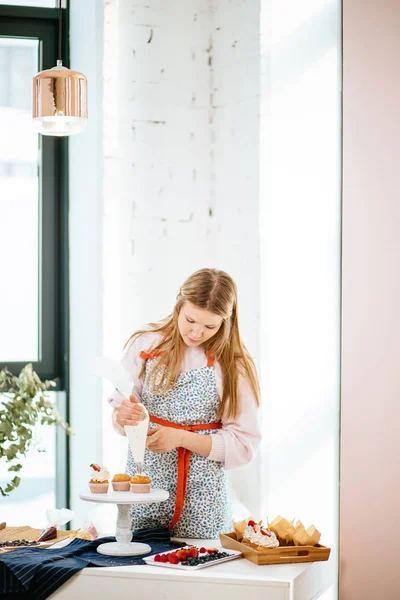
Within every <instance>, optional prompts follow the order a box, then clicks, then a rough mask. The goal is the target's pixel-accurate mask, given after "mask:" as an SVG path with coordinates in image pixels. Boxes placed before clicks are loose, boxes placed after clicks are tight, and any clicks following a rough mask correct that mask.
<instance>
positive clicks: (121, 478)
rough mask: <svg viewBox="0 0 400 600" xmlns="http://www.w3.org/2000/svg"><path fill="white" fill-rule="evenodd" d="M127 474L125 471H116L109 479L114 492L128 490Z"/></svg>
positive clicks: (128, 479)
mask: <svg viewBox="0 0 400 600" xmlns="http://www.w3.org/2000/svg"><path fill="white" fill-rule="evenodd" d="M129 481H130V477H129V475H126V473H118V474H117V475H114V477H113V478H112V480H111V485H112V486H113V490H114V492H129Z"/></svg>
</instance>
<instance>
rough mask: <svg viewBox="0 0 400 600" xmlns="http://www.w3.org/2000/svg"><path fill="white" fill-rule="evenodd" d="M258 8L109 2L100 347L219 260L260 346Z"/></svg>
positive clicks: (156, 311)
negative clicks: (102, 332) (235, 286)
mask: <svg viewBox="0 0 400 600" xmlns="http://www.w3.org/2000/svg"><path fill="white" fill-rule="evenodd" d="M258 12H259V3H258V2H227V1H225V2H219V3H218V2H213V3H211V2H204V1H200V0H197V1H196V0H190V1H183V0H181V1H178V0H174V1H172V2H168V3H166V2H162V1H155V2H154V1H153V2H146V3H142V2H136V1H135V2H133V1H132V0H130V1H128V0H111V1H109V2H106V3H105V29H104V43H105V52H104V81H105V85H104V98H105V101H104V112H105V120H104V152H105V205H106V218H105V223H104V234H105V239H106V255H105V273H104V278H105V279H104V283H105V297H106V302H105V315H106V318H107V322H106V328H105V346H106V350H107V349H109V350H110V349H111V350H112V351H113V352H115V351H117V348H118V347H119V346H120V345H121V343H122V342H123V340H124V339H125V338H126V336H127V335H128V334H129V332H130V331H131V330H132V329H134V328H135V327H137V326H140V325H141V324H143V323H144V322H146V321H148V320H150V319H154V318H158V317H162V316H163V315H164V314H166V313H168V312H169V311H170V310H171V309H172V306H173V303H174V298H175V294H176V291H177V289H178V287H179V285H180V284H181V282H182V281H183V280H184V279H185V278H186V277H187V276H188V275H189V274H190V273H191V272H192V271H194V270H195V269H197V268H200V267H203V266H216V267H218V268H223V269H226V270H227V271H228V272H230V273H231V274H232V275H233V276H234V278H235V279H236V280H237V282H238V285H239V292H240V300H241V316H242V322H243V331H244V336H245V338H246V341H247V342H248V345H249V346H250V348H251V350H252V352H253V353H254V354H255V355H257V354H258V335H257V329H258V327H257V323H258V313H259V306H258V302H257V301H256V300H255V298H256V297H258V279H259V277H258V269H259V259H258V254H259V251H258V229H257V228H258V221H257V206H258V160H257V159H258V120H259V118H258V64H259V57H258V56H257V47H258V42H259V38H258V19H257V14H258ZM110 284H111V285H110ZM138 290H140V293H138Z"/></svg>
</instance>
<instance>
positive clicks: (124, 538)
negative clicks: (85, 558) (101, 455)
mask: <svg viewBox="0 0 400 600" xmlns="http://www.w3.org/2000/svg"><path fill="white" fill-rule="evenodd" d="M79 497H80V498H81V499H82V500H85V501H86V502H98V503H107V504H116V505H117V508H118V516H117V527H116V532H115V538H116V540H117V541H116V542H107V543H105V544H100V545H99V546H98V547H97V552H99V553H100V554H105V555H107V556H142V555H143V554H147V553H148V552H151V547H150V546H149V545H148V544H139V543H138V542H131V539H132V528H131V518H130V515H129V508H130V506H131V505H132V504H153V503H154V502H164V501H165V500H168V497H169V493H168V492H167V491H165V490H157V489H153V488H152V489H151V490H150V492H149V493H148V494H132V493H131V492H114V490H113V489H112V488H111V489H110V490H109V492H108V493H107V494H92V493H91V492H88V493H87V494H79Z"/></svg>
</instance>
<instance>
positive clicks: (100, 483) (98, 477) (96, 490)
mask: <svg viewBox="0 0 400 600" xmlns="http://www.w3.org/2000/svg"><path fill="white" fill-rule="evenodd" d="M90 467H91V469H92V472H91V477H90V481H89V488H90V491H91V492H92V493H93V494H106V493H107V492H108V485H109V484H108V480H109V478H110V473H109V472H108V471H107V469H106V468H105V467H100V466H99V465H96V464H95V463H92V464H91V465H90Z"/></svg>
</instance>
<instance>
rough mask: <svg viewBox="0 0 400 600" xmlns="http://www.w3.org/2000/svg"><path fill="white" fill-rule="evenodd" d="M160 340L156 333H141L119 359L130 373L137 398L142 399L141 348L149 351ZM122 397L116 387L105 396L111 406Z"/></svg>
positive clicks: (117, 402) (117, 404)
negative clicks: (140, 376)
mask: <svg viewBox="0 0 400 600" xmlns="http://www.w3.org/2000/svg"><path fill="white" fill-rule="evenodd" d="M160 341H161V335H160V334H158V333H153V332H150V333H143V334H142V335H141V336H139V337H138V338H136V339H135V341H134V342H132V343H131V344H129V346H128V347H127V349H126V350H125V352H124V355H123V357H122V359H121V364H122V366H123V367H124V369H125V370H126V371H128V373H129V374H130V376H131V377H132V381H133V387H132V394H133V395H134V396H135V397H136V398H137V399H138V400H139V401H141V400H142V388H143V380H142V379H140V378H139V375H140V371H141V370H142V366H143V359H142V358H140V353H141V352H142V350H145V351H147V352H148V351H150V350H152V349H153V348H155V347H156V346H157V344H158V343H159V342H160ZM123 399H124V396H123V395H122V394H121V392H120V391H119V390H118V389H115V390H114V391H113V393H112V394H111V395H110V396H109V397H108V398H107V401H108V403H109V404H111V406H112V407H113V408H117V406H119V405H120V404H121V402H122V400H123Z"/></svg>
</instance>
